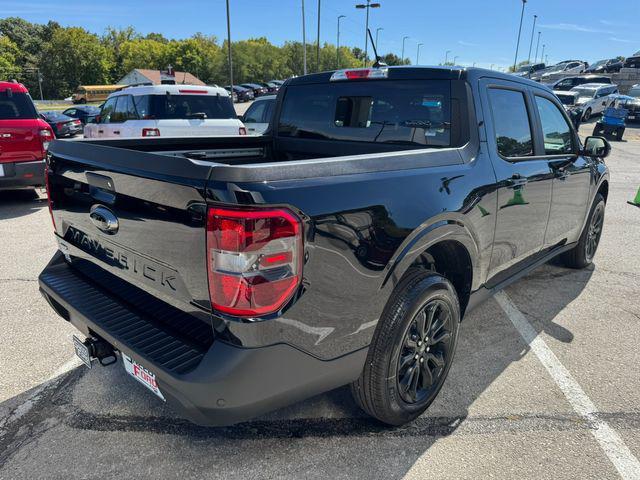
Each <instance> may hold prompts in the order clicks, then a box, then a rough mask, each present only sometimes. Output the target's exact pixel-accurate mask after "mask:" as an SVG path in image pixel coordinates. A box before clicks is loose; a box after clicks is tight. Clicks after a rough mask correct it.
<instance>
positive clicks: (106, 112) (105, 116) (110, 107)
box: [100, 97, 118, 123]
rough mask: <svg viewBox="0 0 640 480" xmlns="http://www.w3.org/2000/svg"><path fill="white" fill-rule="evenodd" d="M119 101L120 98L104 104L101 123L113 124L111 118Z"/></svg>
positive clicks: (112, 98) (114, 98)
mask: <svg viewBox="0 0 640 480" xmlns="http://www.w3.org/2000/svg"><path fill="white" fill-rule="evenodd" d="M117 100H118V97H111V98H110V99H109V100H107V101H106V102H105V103H104V105H103V106H102V111H101V113H100V123H111V116H112V115H113V112H114V109H115V107H116V101H117Z"/></svg>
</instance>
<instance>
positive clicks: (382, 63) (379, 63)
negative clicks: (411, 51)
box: [367, 28, 387, 68]
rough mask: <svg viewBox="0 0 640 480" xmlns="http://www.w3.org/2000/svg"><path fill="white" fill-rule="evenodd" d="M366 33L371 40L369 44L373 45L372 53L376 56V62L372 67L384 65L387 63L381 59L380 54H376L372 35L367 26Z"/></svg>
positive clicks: (376, 50)
mask: <svg viewBox="0 0 640 480" xmlns="http://www.w3.org/2000/svg"><path fill="white" fill-rule="evenodd" d="M367 33H368V34H369V39H370V40H371V46H372V47H373V54H374V55H375V56H376V63H374V64H373V67H374V68H379V67H386V66H387V64H386V63H384V62H383V61H382V59H381V58H380V56H378V49H377V48H376V44H375V42H374V41H373V35H371V29H370V28H367Z"/></svg>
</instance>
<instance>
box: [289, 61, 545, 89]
mask: <svg viewBox="0 0 640 480" xmlns="http://www.w3.org/2000/svg"><path fill="white" fill-rule="evenodd" d="M368 68H370V69H373V68H374V67H368ZM384 68H388V70H389V74H388V79H389V80H421V79H429V80H469V81H472V80H475V79H478V78H481V77H491V78H497V79H503V80H506V81H511V82H519V83H528V84H530V85H535V86H537V87H540V84H539V83H538V82H534V81H533V80H529V79H528V78H524V77H518V76H515V75H512V74H510V73H502V72H498V71H496V70H489V69H486V68H478V67H460V66H452V67H445V66H415V65H404V66H394V67H384ZM345 70H360V69H358V68H347V69H343V70H339V71H345ZM335 72H336V70H332V71H327V72H321V73H312V74H309V75H303V76H301V77H295V78H291V79H289V80H287V82H286V84H287V86H292V85H307V84H315V83H325V82H329V81H330V79H331V76H332V75H333V74H334V73H335ZM356 81H367V80H356Z"/></svg>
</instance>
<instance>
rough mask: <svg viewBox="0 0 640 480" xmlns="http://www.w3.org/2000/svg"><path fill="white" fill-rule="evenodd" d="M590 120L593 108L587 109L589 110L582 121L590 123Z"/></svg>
mask: <svg viewBox="0 0 640 480" xmlns="http://www.w3.org/2000/svg"><path fill="white" fill-rule="evenodd" d="M589 119H591V108H587V110H586V111H585V112H584V117H582V120H583V121H585V122H588V121H589Z"/></svg>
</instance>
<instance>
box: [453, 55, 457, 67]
mask: <svg viewBox="0 0 640 480" xmlns="http://www.w3.org/2000/svg"><path fill="white" fill-rule="evenodd" d="M456 58H458V55H456V56H455V57H453V64H454V65H455V64H456Z"/></svg>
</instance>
